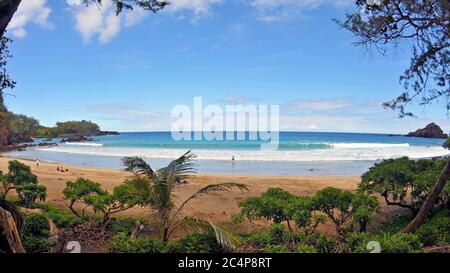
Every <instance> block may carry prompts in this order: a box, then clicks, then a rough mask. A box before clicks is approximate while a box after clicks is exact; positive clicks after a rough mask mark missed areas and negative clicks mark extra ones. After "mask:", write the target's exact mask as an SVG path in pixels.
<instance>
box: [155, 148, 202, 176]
mask: <svg viewBox="0 0 450 273" xmlns="http://www.w3.org/2000/svg"><path fill="white" fill-rule="evenodd" d="M195 157H196V156H195V155H194V154H193V153H191V151H190V150H189V151H187V152H186V153H185V154H183V155H182V156H180V157H179V158H177V159H175V160H173V161H172V162H170V164H169V165H167V167H164V168H161V169H159V170H158V172H159V173H161V174H162V176H164V177H167V178H168V179H170V180H172V181H174V182H175V183H176V182H179V181H180V180H183V179H185V178H186V176H187V175H189V174H193V173H195V172H196V168H197V165H196V164H195V162H194V159H195Z"/></svg>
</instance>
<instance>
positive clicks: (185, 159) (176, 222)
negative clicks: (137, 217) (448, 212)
mask: <svg viewBox="0 0 450 273" xmlns="http://www.w3.org/2000/svg"><path fill="white" fill-rule="evenodd" d="M194 158H195V155H194V154H192V153H191V152H190V151H188V152H187V153H185V154H184V155H182V156H181V157H179V158H178V159H175V160H174V161H172V162H171V163H169V165H167V166H166V167H164V168H161V169H159V170H153V169H152V167H151V166H150V165H149V164H147V163H146V162H145V161H144V160H143V159H142V158H140V157H125V158H123V160H122V161H123V163H124V165H125V166H126V170H127V171H130V172H133V173H134V174H135V175H138V176H139V177H141V179H143V180H144V181H145V182H146V183H140V188H141V189H140V190H141V191H143V192H146V193H148V195H147V196H148V198H149V204H150V207H151V208H152V209H153V210H154V211H156V212H157V214H158V215H159V217H160V219H161V230H162V232H161V233H162V234H161V240H162V241H163V242H164V243H167V242H168V241H169V239H170V237H171V236H172V235H173V234H174V232H175V231H177V230H178V229H180V228H182V227H184V228H202V229H204V228H205V227H206V226H209V225H208V223H206V222H205V221H203V220H200V219H197V218H193V217H183V216H182V215H181V214H182V211H183V209H184V208H185V207H186V206H187V205H188V204H189V203H190V202H191V201H192V200H194V199H197V198H199V197H202V196H204V195H206V194H208V193H211V192H217V191H227V190H230V189H232V188H238V189H240V190H241V191H243V190H248V189H247V186H246V185H244V184H238V183H222V184H213V185H208V186H206V187H204V188H202V189H200V190H198V191H197V192H195V193H194V194H192V195H191V196H189V197H188V198H187V199H185V200H184V201H183V202H181V203H180V204H179V205H178V206H177V205H176V204H175V201H174V198H175V194H174V191H175V189H177V188H178V187H179V186H180V185H183V184H184V182H185V181H187V180H188V179H189V178H190V177H191V175H192V174H193V173H195V164H194V162H193V159H194ZM208 228H210V227H208ZM213 228H214V229H215V231H216V235H218V237H221V236H222V239H224V238H225V237H228V238H230V237H231V236H230V234H226V233H225V232H224V231H221V230H219V228H217V227H215V226H213ZM219 235H221V236H219ZM219 241H220V240H219ZM223 241H225V240H223ZM222 243H223V242H222Z"/></svg>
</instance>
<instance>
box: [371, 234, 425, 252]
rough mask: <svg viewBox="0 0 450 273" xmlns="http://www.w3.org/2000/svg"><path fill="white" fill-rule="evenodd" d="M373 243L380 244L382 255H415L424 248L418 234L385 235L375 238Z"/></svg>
mask: <svg viewBox="0 0 450 273" xmlns="http://www.w3.org/2000/svg"><path fill="white" fill-rule="evenodd" d="M373 241H376V242H379V243H380V245H381V252H382V253H414V252H418V251H419V250H420V248H421V247H422V244H421V243H420V239H419V236H418V235H416V234H406V233H396V234H392V235H391V234H388V233H384V234H381V235H378V236H375V237H374V239H373Z"/></svg>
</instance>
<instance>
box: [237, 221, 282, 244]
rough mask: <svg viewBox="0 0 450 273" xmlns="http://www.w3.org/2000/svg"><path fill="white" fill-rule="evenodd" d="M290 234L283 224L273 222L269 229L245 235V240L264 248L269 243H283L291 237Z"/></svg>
mask: <svg viewBox="0 0 450 273" xmlns="http://www.w3.org/2000/svg"><path fill="white" fill-rule="evenodd" d="M289 235H290V234H289V232H288V231H287V230H286V228H285V227H284V226H283V225H282V224H272V225H270V227H269V229H268V230H262V231H258V232H254V233H251V234H248V235H243V242H244V243H245V244H251V245H254V246H257V247H261V248H264V247H266V246H268V245H278V244H283V243H284V242H285V241H286V240H289V239H290V238H289V237H290V236H289Z"/></svg>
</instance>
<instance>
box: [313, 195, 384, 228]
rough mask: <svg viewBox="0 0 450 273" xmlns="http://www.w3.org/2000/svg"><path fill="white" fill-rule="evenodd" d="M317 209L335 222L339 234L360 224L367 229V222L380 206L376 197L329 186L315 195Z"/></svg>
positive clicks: (360, 226)
mask: <svg viewBox="0 0 450 273" xmlns="http://www.w3.org/2000/svg"><path fill="white" fill-rule="evenodd" d="M314 202H315V206H316V209H317V210H318V211H320V212H323V213H325V214H326V215H327V216H328V218H329V219H330V220H331V221H332V222H333V223H334V225H335V227H336V231H337V233H338V234H339V235H343V234H344V233H345V231H346V229H353V227H354V226H355V225H359V228H360V231H365V229H366V227H367V223H368V222H369V221H370V220H371V219H372V217H373V216H374V214H375V212H376V211H377V209H378V208H379V204H378V201H377V199H376V198H375V197H373V196H369V195H365V194H362V193H351V192H348V191H344V190H341V189H336V188H332V187H327V188H325V189H323V190H320V191H319V192H317V193H316V195H315V196H314Z"/></svg>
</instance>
